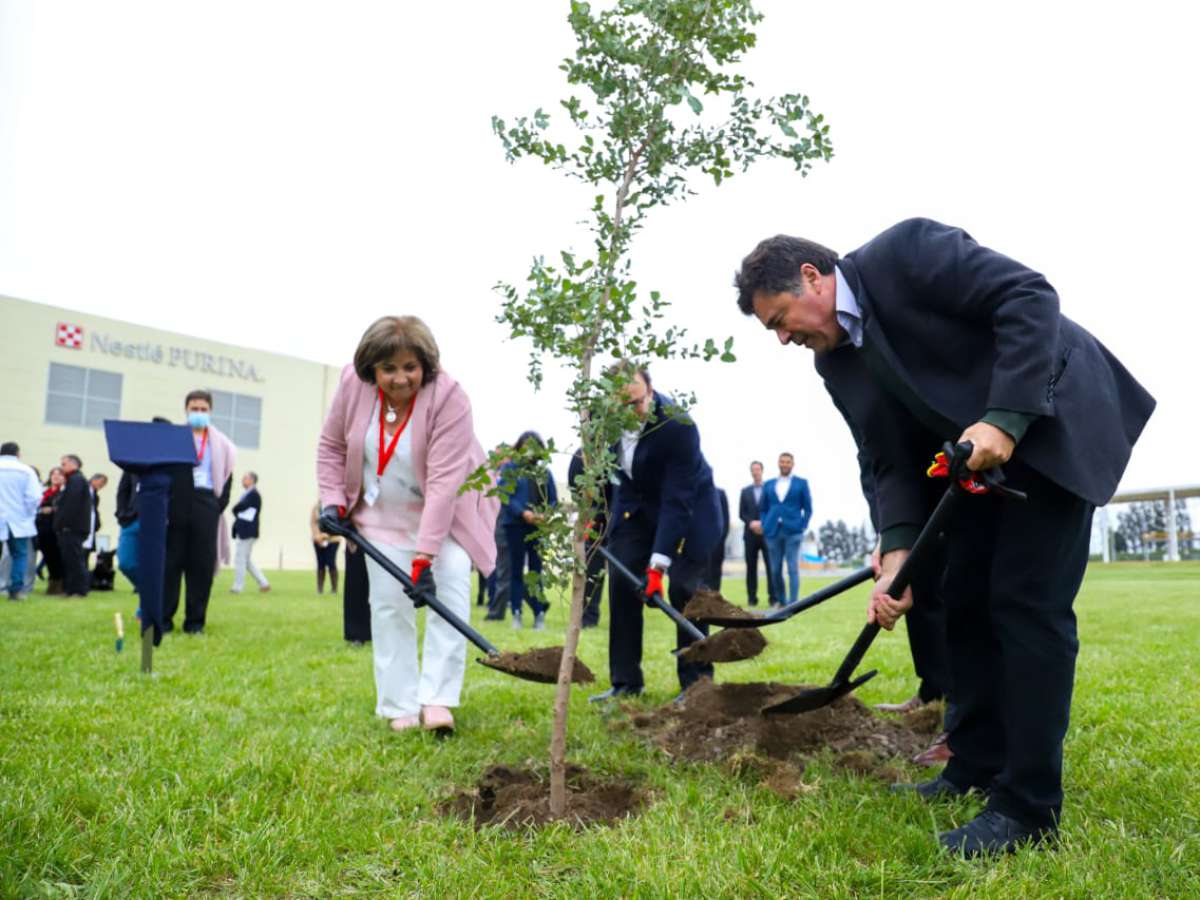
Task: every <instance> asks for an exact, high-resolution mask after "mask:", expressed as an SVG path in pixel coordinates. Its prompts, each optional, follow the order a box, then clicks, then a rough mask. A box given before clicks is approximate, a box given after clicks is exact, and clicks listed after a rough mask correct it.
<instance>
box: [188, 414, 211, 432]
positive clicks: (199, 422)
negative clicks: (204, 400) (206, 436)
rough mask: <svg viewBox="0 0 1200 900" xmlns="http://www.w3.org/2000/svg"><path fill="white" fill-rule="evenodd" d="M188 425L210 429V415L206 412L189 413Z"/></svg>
mask: <svg viewBox="0 0 1200 900" xmlns="http://www.w3.org/2000/svg"><path fill="white" fill-rule="evenodd" d="M188 424H189V425H191V426H192V427H193V428H207V427H208V413H206V412H190V413H188Z"/></svg>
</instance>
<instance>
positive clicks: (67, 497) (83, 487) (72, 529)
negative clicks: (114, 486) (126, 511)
mask: <svg viewBox="0 0 1200 900" xmlns="http://www.w3.org/2000/svg"><path fill="white" fill-rule="evenodd" d="M60 465H61V466H62V470H63V475H64V476H66V479H67V480H66V483H65V484H63V488H62V492H61V494H60V495H59V499H58V502H57V503H56V504H55V506H54V534H55V536H56V537H57V538H58V549H59V552H60V553H61V554H62V564H63V593H65V594H66V595H67V596H68V597H86V596H87V592H88V565H87V550H85V549H84V546H83V545H84V542H85V541H87V539H88V537H89V536H90V535H91V534H92V524H93V516H95V514H96V506H95V503H94V501H93V500H92V489H91V486H90V485H89V484H88V482H87V479H86V478H84V477H83V473H82V472H81V471H79V470H80V469H81V468H83V461H82V460H80V458H79V457H78V456H76V455H75V454H73V453H70V454H67V455H66V456H64V457H63V458H62V461H61V463H60Z"/></svg>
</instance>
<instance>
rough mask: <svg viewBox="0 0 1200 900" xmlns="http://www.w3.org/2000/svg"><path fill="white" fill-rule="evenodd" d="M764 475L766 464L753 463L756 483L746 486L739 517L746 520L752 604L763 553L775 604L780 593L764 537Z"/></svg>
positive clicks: (770, 595) (744, 538) (755, 601)
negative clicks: (773, 575)
mask: <svg viewBox="0 0 1200 900" xmlns="http://www.w3.org/2000/svg"><path fill="white" fill-rule="evenodd" d="M762 476H763V464H762V463H760V462H759V461H758V460H757V459H756V460H754V462H752V463H750V478H751V479H752V482H751V483H750V484H748V485H746V486H745V487H744V488H742V495H741V497H739V498H738V518H739V519H741V520H742V550H743V555H744V556H745V559H746V600H747V602H748V603H749V604H750V605H751V606H758V557H759V555H760V554H761V556H762V560H763V568H764V569H766V570H767V599H768V601H769V602H770V605H771V606H774V605H775V603H776V602H777V601H778V595H777V594H776V593H775V585H774V583H773V582H772V581H771V555H770V553H769V552H768V551H767V542H766V539H765V538H764V537H763V531H762V520H761V519H760V518H759V515H760V513H759V509H758V507H759V502H760V501H761V500H762V492H763V479H762Z"/></svg>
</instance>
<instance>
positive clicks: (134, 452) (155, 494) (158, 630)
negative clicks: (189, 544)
mask: <svg viewBox="0 0 1200 900" xmlns="http://www.w3.org/2000/svg"><path fill="white" fill-rule="evenodd" d="M104 436H105V438H106V439H107V440H108V458H109V459H111V460H112V461H113V462H114V463H115V464H116V465H118V466H120V467H121V468H122V469H123V470H125V471H126V472H133V473H134V474H135V475H137V476H138V521H139V522H140V523H141V529H140V535H139V545H138V596H139V599H140V600H141V607H142V671H143V672H149V671H150V666H151V662H150V660H151V657H152V655H153V648H154V647H155V646H157V645H158V644H159V642H161V641H162V634H163V618H162V611H163V599H162V598H163V572H164V570H165V568H166V557H167V503H168V501H169V500H170V498H171V483H172V480H173V479H174V477H175V475H176V474H177V473H179V471H180V469H181V468H183V469H191V468H192V467H193V466H195V465H196V445H195V443H193V441H192V432H191V430H190V429H189V428H188V427H187V426H185V425H169V424H165V423H160V422H120V421H117V420H115V419H105V420H104Z"/></svg>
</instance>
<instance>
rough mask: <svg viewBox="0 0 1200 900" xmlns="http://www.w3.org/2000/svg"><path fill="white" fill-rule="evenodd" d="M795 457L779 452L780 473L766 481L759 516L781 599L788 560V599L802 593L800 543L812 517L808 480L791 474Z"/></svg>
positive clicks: (774, 589)
mask: <svg viewBox="0 0 1200 900" xmlns="http://www.w3.org/2000/svg"><path fill="white" fill-rule="evenodd" d="M795 464H796V458H795V457H794V456H792V454H790V453H780V454H779V477H778V478H772V479H771V480H770V481H768V482H767V483H766V484H765V485H763V492H762V499H761V500H760V501H759V519H760V520H761V522H762V530H763V537H764V538H766V541H767V565H768V566H769V567H770V572H771V588H772V591H771V593H772V594H773V595H774V597H773V599H774V600H775V601H778V602H782V597H783V565H784V563H785V562H786V563H787V573H788V594H787V597H788V599H787V602H788V603H795V602H796V600H797V599H798V598H799V597H800V545H801V544H802V543H803V542H804V532H805V531H806V530H807V529H808V523H809V520H810V519H812V495H811V494H810V493H809V492H808V482H807V481H805V480H804V479H803V478H800V477H799V476H797V475H793V474H792V467H793V466H795Z"/></svg>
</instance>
